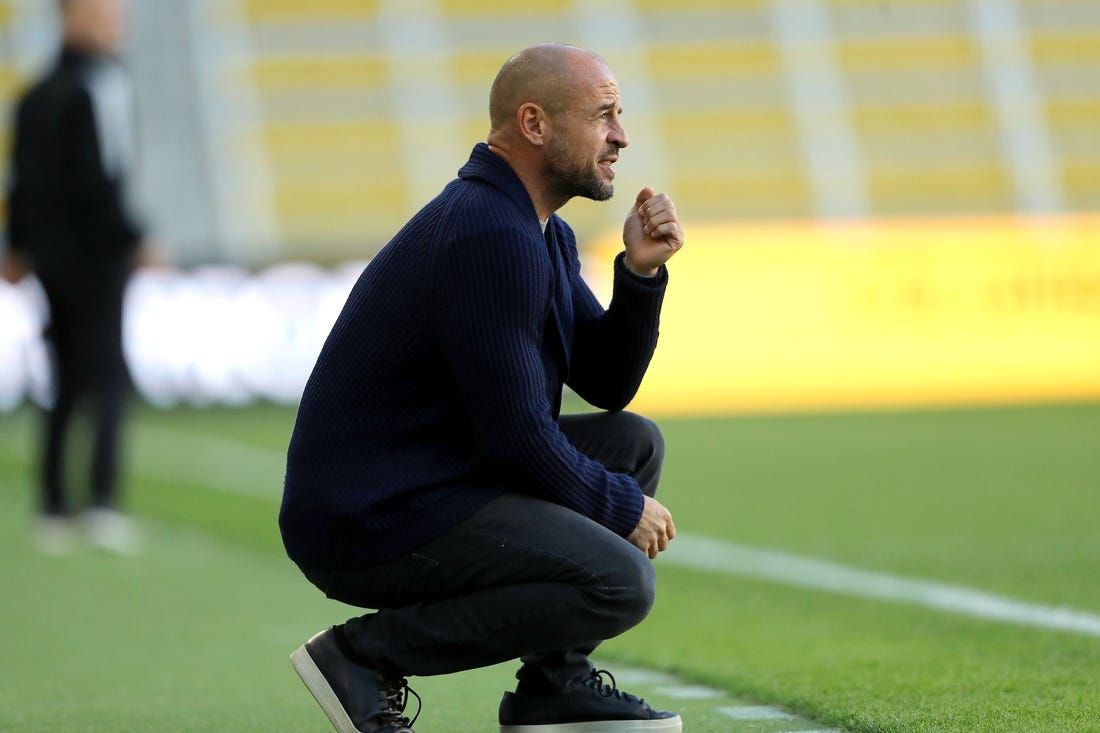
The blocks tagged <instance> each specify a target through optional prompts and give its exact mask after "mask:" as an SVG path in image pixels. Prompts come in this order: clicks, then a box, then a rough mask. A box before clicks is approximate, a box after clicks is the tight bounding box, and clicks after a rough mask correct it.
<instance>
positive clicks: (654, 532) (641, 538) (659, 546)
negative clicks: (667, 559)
mask: <svg viewBox="0 0 1100 733" xmlns="http://www.w3.org/2000/svg"><path fill="white" fill-rule="evenodd" d="M643 498H644V499H645V504H644V505H643V507H642V518H641V519H640V520H638V526H637V527H635V528H634V531H633V532H631V533H630V534H629V535H627V538H626V539H627V541H629V542H630V543H631V544H633V545H634V546H635V547H638V548H639V549H641V551H642V552H644V553H645V554H647V555H649V557H650V558H651V559H652V558H655V557H657V553H659V552H664V551H665V550H667V549H668V543H669V542H670V541H671V540H672V538H673V537H675V536H676V525H675V524H673V523H672V514H671V513H670V512H669V511H668V509H665V508H664V506H663V505H662V504H661V503H660V502H659V501H657V500H656V499H654V498H652V497H649V496H646V497H643Z"/></svg>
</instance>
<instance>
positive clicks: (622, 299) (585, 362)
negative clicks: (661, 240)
mask: <svg viewBox="0 0 1100 733" xmlns="http://www.w3.org/2000/svg"><path fill="white" fill-rule="evenodd" d="M574 266H575V267H576V272H577V273H578V274H577V277H576V282H577V283H578V285H577V286H576V287H575V288H574V298H573V301H574V306H573V308H574V312H575V313H576V326H575V328H576V333H575V335H574V337H573V356H572V363H571V368H570V371H569V380H568V384H569V386H570V387H571V388H572V389H573V390H574V391H575V392H576V393H577V394H578V395H580V396H581V397H582V398H584V400H585V401H587V402H588V403H590V404H592V405H595V406H596V407H599V408H602V409H604V410H621V409H623V408H624V407H626V406H627V404H629V403H630V401H631V400H632V399H634V395H635V394H636V393H637V391H638V387H640V386H641V383H642V378H643V377H644V376H645V373H646V369H647V368H648V367H649V361H650V359H652V358H653V352H654V350H655V348H656V346H657V335H658V325H659V321H660V315H661V303H662V302H663V300H664V295H665V286H666V284H667V283H668V271H667V270H666V269H665V268H664V267H661V269H660V272H658V274H657V275H656V276H654V277H652V278H643V277H640V276H638V275H635V274H633V273H631V272H630V271H629V270H627V269H626V265H625V264H624V262H623V253H619V255H618V256H617V257H616V258H615V265H614V268H615V269H614V272H615V280H614V288H613V290H612V297H611V303H610V305H609V306H608V308H607V310H606V311H605V310H604V309H603V308H602V307H601V306H600V303H599V301H597V300H596V297H595V296H594V295H593V294H592V291H591V290H589V289H588V287H587V286H586V285H585V284H584V282H583V280H581V279H580V276H579V269H580V265H579V263H575V264H574Z"/></svg>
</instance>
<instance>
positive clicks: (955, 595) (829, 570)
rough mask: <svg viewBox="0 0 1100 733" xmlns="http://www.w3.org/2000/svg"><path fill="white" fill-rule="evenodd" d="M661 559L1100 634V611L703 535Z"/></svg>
mask: <svg viewBox="0 0 1100 733" xmlns="http://www.w3.org/2000/svg"><path fill="white" fill-rule="evenodd" d="M662 560H663V561H664V562H667V563H669V564H673V565H680V566H683V567H687V568H692V569H694V570H702V571H706V572H712V573H721V574H725V575H746V576H751V577H754V578H762V579H765V580H772V581H776V582H780V583H786V584H790V585H796V586H799V587H803V588H813V589H816V590H823V591H830V592H834V593H843V594H846V595H853V596H861V597H865V598H876V599H879V600H884V601H892V602H896V603H911V604H915V605H918V606H925V607H927V608H934V609H936V610H939V611H949V612H951V613H960V614H963V615H966V616H974V617H977V618H982V619H989V620H994V621H1005V622H1010V623H1017V624H1024V625H1026V626H1037V627H1040V628H1046V629H1054V630H1056V631H1068V632H1072V633H1078V634H1086V635H1088V636H1100V616H1097V615H1095V614H1092V613H1087V612H1085V611H1077V610H1074V609H1070V608H1059V607H1054V606H1044V605H1038V604H1033V603H1025V602H1023V601H1018V600H1015V599H1012V598H1006V597H1004V596H998V595H993V594H992V593H986V592H983V591H980V590H976V589H973V588H966V587H963V586H958V585H946V584H944V583H937V582H933V581H928V580H916V579H911V578H903V577H900V576H897V575H890V574H887V573H878V572H870V571H867V570H860V569H858V568H853V567H848V566H845V565H841V564H839V563H834V562H827V561H824V560H820V559H817V558H810V557H801V556H798V555H792V554H789V553H785V552H775V551H772V550H764V549H760V548H756V547H749V546H746V545H739V544H734V543H732V542H723V541H721V540H715V539H709V538H705V537H693V536H690V535H689V536H685V535H680V536H678V537H677V538H676V540H674V541H673V547H672V548H670V551H669V552H668V553H667V554H666V555H664V556H663V557H662Z"/></svg>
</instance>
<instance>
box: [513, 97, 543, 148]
mask: <svg viewBox="0 0 1100 733" xmlns="http://www.w3.org/2000/svg"><path fill="white" fill-rule="evenodd" d="M516 122H517V123H518V125H519V133H520V134H521V135H523V137H524V138H525V139H526V140H527V142H529V143H531V144H532V145H538V146H542V145H545V144H546V136H547V134H548V133H549V123H548V120H547V119H546V112H545V111H543V109H542V107H540V106H538V105H537V104H535V103H534V102H524V103H523V104H521V105H520V106H519V109H518V110H516Z"/></svg>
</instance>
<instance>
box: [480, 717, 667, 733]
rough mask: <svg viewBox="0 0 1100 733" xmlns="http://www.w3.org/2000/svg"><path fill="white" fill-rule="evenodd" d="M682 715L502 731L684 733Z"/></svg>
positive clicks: (502, 728) (502, 730) (503, 732)
mask: <svg viewBox="0 0 1100 733" xmlns="http://www.w3.org/2000/svg"><path fill="white" fill-rule="evenodd" d="M682 731H683V721H682V720H681V719H680V716H679V715H677V716H676V717H675V718H662V719H660V720H596V721H592V722H588V723H551V724H549V725H502V726H500V733H682Z"/></svg>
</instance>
